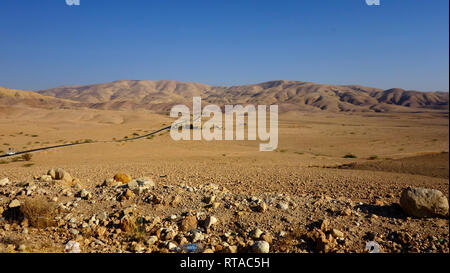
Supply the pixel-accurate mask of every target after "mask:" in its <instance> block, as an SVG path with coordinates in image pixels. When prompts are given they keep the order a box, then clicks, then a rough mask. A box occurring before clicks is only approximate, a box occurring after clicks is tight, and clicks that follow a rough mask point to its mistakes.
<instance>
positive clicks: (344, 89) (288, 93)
mask: <svg viewBox="0 0 450 273" xmlns="http://www.w3.org/2000/svg"><path fill="white" fill-rule="evenodd" d="M37 92H38V93H39V94H41V95H45V96H52V97H56V98H59V99H67V100H72V101H77V102H80V103H82V104H83V105H86V106H88V107H89V108H94V109H108V110H131V109H149V110H154V111H162V112H166V111H168V110H169V109H170V107H171V106H172V105H174V104H179V103H182V104H186V105H192V101H191V99H192V97H193V96H201V97H202V100H203V101H204V102H208V103H215V104H218V105H220V106H223V105H225V104H267V105H268V104H278V105H280V110H281V111H290V110H311V111H318V110H326V111H330V112H414V111H418V110H420V109H421V110H423V109H441V110H445V109H448V101H449V96H448V93H447V92H418V91H407V90H403V89H400V88H394V89H389V90H382V89H377V88H371V87H365V86H357V85H345V86H343V85H326V84H317V83H311V82H302V81H269V82H264V83H259V84H251V85H240V86H231V87H224V86H209V85H206V84H200V83H190V82H178V81H165V80H162V81H128V80H122V81H114V82H110V83H103V84H93V85H85V86H63V87H57V88H53V89H48V90H40V91H37Z"/></svg>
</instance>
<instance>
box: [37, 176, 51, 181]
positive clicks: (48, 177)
mask: <svg viewBox="0 0 450 273" xmlns="http://www.w3.org/2000/svg"><path fill="white" fill-rule="evenodd" d="M39 181H41V182H51V181H52V177H51V176H50V175H48V174H44V175H41V177H39Z"/></svg>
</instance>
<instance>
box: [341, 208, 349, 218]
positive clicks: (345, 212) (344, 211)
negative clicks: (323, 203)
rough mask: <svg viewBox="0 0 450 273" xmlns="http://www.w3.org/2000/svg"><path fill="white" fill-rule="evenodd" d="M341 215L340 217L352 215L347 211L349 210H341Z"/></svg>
mask: <svg viewBox="0 0 450 273" xmlns="http://www.w3.org/2000/svg"><path fill="white" fill-rule="evenodd" d="M341 215H342V216H350V215H352V210H351V209H349V208H346V209H343V210H342V211H341Z"/></svg>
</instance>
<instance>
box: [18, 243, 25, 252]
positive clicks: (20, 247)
mask: <svg viewBox="0 0 450 273" xmlns="http://www.w3.org/2000/svg"><path fill="white" fill-rule="evenodd" d="M26 248H27V247H26V246H25V245H24V244H20V245H19V247H17V250H18V251H21V252H23V251H25V249H26Z"/></svg>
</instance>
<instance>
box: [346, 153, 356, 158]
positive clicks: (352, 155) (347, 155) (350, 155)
mask: <svg viewBox="0 0 450 273" xmlns="http://www.w3.org/2000/svg"><path fill="white" fill-rule="evenodd" d="M343 157H344V158H357V156H356V155H354V154H352V153H348V154H346V155H344V156H343Z"/></svg>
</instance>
